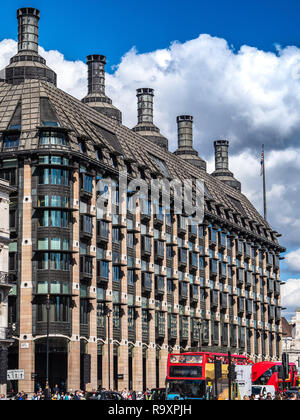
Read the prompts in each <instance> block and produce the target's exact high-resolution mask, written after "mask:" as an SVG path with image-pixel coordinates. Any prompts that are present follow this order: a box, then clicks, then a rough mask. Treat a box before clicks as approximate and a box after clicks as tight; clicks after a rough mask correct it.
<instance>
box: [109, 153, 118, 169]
mask: <svg viewBox="0 0 300 420" xmlns="http://www.w3.org/2000/svg"><path fill="white" fill-rule="evenodd" d="M110 161H111V164H112V166H113V168H117V166H118V161H117V159H116V157H115V156H113V155H111V156H110Z"/></svg>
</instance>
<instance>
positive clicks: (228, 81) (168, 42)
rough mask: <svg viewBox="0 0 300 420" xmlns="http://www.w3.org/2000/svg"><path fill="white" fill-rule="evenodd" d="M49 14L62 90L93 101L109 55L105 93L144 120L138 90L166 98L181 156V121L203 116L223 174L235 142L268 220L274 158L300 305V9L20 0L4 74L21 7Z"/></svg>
mask: <svg viewBox="0 0 300 420" xmlns="http://www.w3.org/2000/svg"><path fill="white" fill-rule="evenodd" d="M19 7H36V8H38V9H39V10H40V11H41V20H40V54H41V55H43V56H44V57H45V58H46V59H47V64H48V66H49V67H51V68H52V69H53V70H55V71H56V73H57V75H58V87H59V88H61V89H63V90H65V91H67V92H68V93H70V94H72V95H73V96H75V97H77V98H79V99H81V98H83V97H84V96H85V94H86V93H87V80H86V79H87V67H86V64H85V59H86V56H87V55H89V54H104V55H106V56H107V67H106V71H107V77H106V90H107V94H108V96H110V97H111V98H112V100H113V103H114V105H116V106H117V107H118V108H119V109H121V111H122V112H123V122H124V124H125V125H127V126H128V127H130V128H131V127H133V126H134V125H135V124H136V121H137V116H136V114H137V112H136V96H135V92H136V89H137V88H141V87H151V88H154V89H155V94H156V96H155V114H154V115H155V117H154V119H155V123H156V125H157V126H159V128H160V129H161V132H162V133H163V134H164V135H165V136H166V137H167V138H168V139H169V143H170V150H171V151H174V150H175V149H176V147H177V137H176V136H177V134H176V130H177V128H176V116H177V115H182V114H188V115H193V116H194V121H195V123H194V144H195V148H196V149H197V150H198V151H199V154H200V156H201V157H203V158H205V159H206V160H207V162H208V171H209V172H212V171H213V170H214V156H213V153H214V150H213V142H214V140H218V139H224V138H225V139H228V140H229V141H230V169H231V171H232V172H234V174H235V177H236V178H237V179H239V180H240V181H241V182H242V189H243V192H244V193H245V194H246V195H247V197H248V198H249V199H250V200H251V201H252V202H253V204H254V205H255V206H256V207H257V209H258V210H259V211H260V212H261V213H262V207H263V205H262V178H261V177H260V155H261V147H262V144H265V150H266V174H267V200H268V221H269V222H270V224H271V226H272V228H274V229H275V230H277V231H278V232H281V233H282V235H283V236H282V238H280V242H281V244H282V245H283V246H285V247H286V248H287V252H286V255H285V256H286V259H285V260H284V261H283V262H282V280H283V281H285V282H286V284H285V285H284V286H283V287H282V304H283V306H284V307H286V308H287V310H286V311H285V315H286V316H287V318H289V317H290V316H291V315H293V312H294V311H295V309H296V308H297V307H300V239H299V238H300V214H299V207H300V182H299V180H300V141H299V140H300V112H299V110H300V30H299V16H300V2H299V1H298V2H297V1H294V0H285V1H276V0H273V1H269V0H260V1H258V0H251V1H248V0H244V1H243V2H241V1H235V0H227V1H224V0H223V1H219V0H210V1H199V0H190V1H185V2H182V1H178V0H172V1H163V0H160V1H158V0H151V2H148V3H145V2H137V1H130V0H128V1H127V2H124V1H120V0H115V1H114V2H113V3H112V2H103V1H100V0H98V1H97V0H86V1H85V2H84V3H82V2H79V1H78V0H73V1H69V0H64V1H60V2H58V1H57V0H52V1H51V2H49V1H44V0H31V1H30V3H25V4H24V2H23V1H22V2H21V1H19V0H11V1H10V2H7V3H6V4H5V5H2V8H1V16H0V23H1V25H0V28H1V29H0V69H1V68H4V67H5V66H6V65H7V64H8V62H9V58H10V57H11V56H12V55H14V54H15V53H16V49H17V46H16V40H17V20H16V9H17V8H19Z"/></svg>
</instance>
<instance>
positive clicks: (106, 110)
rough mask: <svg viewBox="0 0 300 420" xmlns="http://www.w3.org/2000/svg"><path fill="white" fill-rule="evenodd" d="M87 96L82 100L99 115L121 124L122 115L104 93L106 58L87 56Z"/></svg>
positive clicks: (95, 55) (97, 55)
mask: <svg viewBox="0 0 300 420" xmlns="http://www.w3.org/2000/svg"><path fill="white" fill-rule="evenodd" d="M86 62H87V66H88V94H87V96H86V97H85V98H83V99H82V102H83V103H84V104H87V105H89V106H90V107H92V108H94V109H95V110H96V111H98V112H100V113H101V114H104V115H106V116H107V117H109V118H111V119H113V120H116V121H117V122H118V123H119V124H122V113H121V111H119V110H118V109H117V108H116V107H115V106H113V104H112V100H111V99H110V98H109V97H108V96H106V93H105V65H106V57H105V56H104V55H100V54H93V55H88V56H87V58H86Z"/></svg>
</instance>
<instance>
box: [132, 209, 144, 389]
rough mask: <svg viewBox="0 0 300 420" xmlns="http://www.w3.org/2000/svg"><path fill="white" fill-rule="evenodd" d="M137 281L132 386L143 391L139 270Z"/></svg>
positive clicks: (138, 241)
mask: <svg viewBox="0 0 300 420" xmlns="http://www.w3.org/2000/svg"><path fill="white" fill-rule="evenodd" d="M140 223H141V217H140V203H138V207H137V209H136V224H138V225H140ZM135 249H136V261H141V234H140V232H138V233H137V234H136V248H135ZM136 276H137V281H136V286H135V293H136V305H137V308H136V321H135V328H136V343H135V348H134V351H133V360H132V377H133V378H132V386H133V389H135V390H136V391H138V392H139V391H143V348H142V342H143V338H142V309H141V296H142V273H141V270H138V271H136Z"/></svg>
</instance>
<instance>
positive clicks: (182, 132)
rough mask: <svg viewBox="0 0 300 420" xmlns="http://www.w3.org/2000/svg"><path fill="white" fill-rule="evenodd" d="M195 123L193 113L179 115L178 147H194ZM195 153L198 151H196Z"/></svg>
mask: <svg viewBox="0 0 300 420" xmlns="http://www.w3.org/2000/svg"><path fill="white" fill-rule="evenodd" d="M193 124H194V117H192V116H191V115H182V116H180V117H177V127H178V148H179V149H183V148H187V149H192V148H193ZM195 154H197V155H198V153H197V152H196V151H195Z"/></svg>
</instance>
